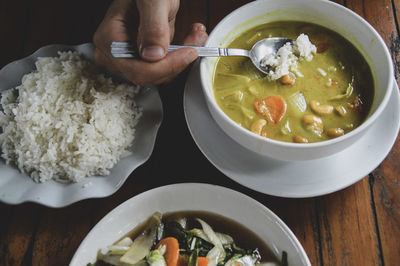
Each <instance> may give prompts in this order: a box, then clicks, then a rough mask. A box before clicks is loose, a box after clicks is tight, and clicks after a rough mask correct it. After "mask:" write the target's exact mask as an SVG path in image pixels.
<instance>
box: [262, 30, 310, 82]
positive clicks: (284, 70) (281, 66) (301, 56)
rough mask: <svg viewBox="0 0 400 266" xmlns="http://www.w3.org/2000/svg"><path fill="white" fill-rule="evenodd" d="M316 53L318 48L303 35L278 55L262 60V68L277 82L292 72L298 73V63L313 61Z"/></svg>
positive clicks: (277, 53) (282, 48)
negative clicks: (300, 61)
mask: <svg viewBox="0 0 400 266" xmlns="http://www.w3.org/2000/svg"><path fill="white" fill-rule="evenodd" d="M316 53H317V47H316V46H315V45H313V44H312V43H311V42H310V39H309V38H308V36H307V35H306V34H304V33H302V34H300V35H299V36H298V37H297V39H296V40H295V41H293V43H286V44H285V45H284V46H282V47H281V48H280V49H279V50H278V51H277V52H276V54H269V55H266V56H265V57H264V58H263V59H261V67H262V68H264V69H267V70H268V75H267V76H268V78H269V79H270V80H277V79H279V78H280V77H282V76H284V75H288V74H289V73H290V72H293V73H297V72H298V71H297V62H298V61H299V60H306V61H311V60H312V59H313V57H314V54H316Z"/></svg>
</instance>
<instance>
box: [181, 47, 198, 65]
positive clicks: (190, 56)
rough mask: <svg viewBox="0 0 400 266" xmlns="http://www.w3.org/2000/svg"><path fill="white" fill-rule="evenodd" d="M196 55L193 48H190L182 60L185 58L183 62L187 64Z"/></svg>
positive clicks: (194, 58)
mask: <svg viewBox="0 0 400 266" xmlns="http://www.w3.org/2000/svg"><path fill="white" fill-rule="evenodd" d="M197 56H198V54H197V51H196V50H194V49H192V50H191V51H190V52H189V53H188V54H187V55H186V57H185V59H184V60H185V63H186V64H187V65H189V64H190V63H192V62H193V61H194V60H196V58H197Z"/></svg>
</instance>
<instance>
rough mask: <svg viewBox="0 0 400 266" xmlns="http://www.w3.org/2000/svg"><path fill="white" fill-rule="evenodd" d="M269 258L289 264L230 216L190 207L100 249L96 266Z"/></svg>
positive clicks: (193, 265) (200, 264) (228, 264)
mask: <svg viewBox="0 0 400 266" xmlns="http://www.w3.org/2000/svg"><path fill="white" fill-rule="evenodd" d="M163 245H165V248H166V250H165V249H164V250H163V248H164V247H163ZM174 257H175V260H174V259H171V258H174ZM217 261H218V262H217ZM265 262H270V263H274V264H271V265H287V254H286V253H285V252H284V254H282V261H281V262H280V261H279V260H278V259H277V258H276V257H275V256H274V254H273V253H272V251H271V250H270V249H269V247H268V246H267V245H266V244H265V242H264V241H263V240H262V239H261V238H260V237H259V236H257V235H256V234H254V233H253V232H252V231H250V230H249V229H247V228H246V227H244V226H243V225H241V224H239V223H237V222H235V221H233V220H231V219H228V218H226V217H223V216H220V215H217V214H213V213H209V212H199V211H185V212H173V213H167V214H165V215H161V214H160V213H155V214H153V215H152V216H151V217H150V218H149V219H148V220H147V221H145V222H144V223H142V224H140V225H139V226H137V227H136V228H134V229H133V230H132V231H131V232H129V233H128V234H127V235H125V236H124V237H122V238H121V239H119V240H118V241H117V242H115V243H114V244H113V245H111V246H109V247H108V250H107V252H106V253H103V252H102V251H99V253H98V260H97V262H96V263H95V265H97V266H99V265H136V266H207V265H215V266H216V265H218V266H223V265H225V266H237V265H242V264H243V265H244V264H245V265H247V266H257V265H259V264H260V263H265ZM88 265H90V264H88Z"/></svg>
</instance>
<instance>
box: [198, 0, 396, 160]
mask: <svg viewBox="0 0 400 266" xmlns="http://www.w3.org/2000/svg"><path fill="white" fill-rule="evenodd" d="M287 20H293V21H303V22H309V23H314V24H317V25H321V26H324V27H326V28H328V29H331V30H333V31H335V32H337V33H339V34H340V35H342V36H343V37H345V38H346V39H347V40H348V41H350V42H351V43H352V44H353V45H354V46H355V47H356V48H357V49H358V50H359V51H360V52H361V54H362V55H363V56H364V57H365V59H366V60H367V62H368V64H369V65H370V66H371V70H372V74H373V77H374V83H375V84H374V85H375V96H374V97H375V98H374V103H373V106H372V110H371V113H370V115H369V117H368V119H367V120H366V121H365V122H364V123H363V124H362V125H360V126H359V127H358V128H356V129H355V130H353V131H351V132H349V133H348V134H345V135H344V136H342V137H339V138H335V139H332V140H327V141H323V142H318V143H309V144H306V145H305V144H297V143H288V142H282V141H276V140H271V139H267V138H264V137H261V136H258V135H256V134H254V133H252V132H251V131H249V130H247V129H244V128H242V127H241V126H239V125H238V124H236V123H235V122H234V121H233V120H232V119H230V118H229V117H228V116H227V115H226V114H225V113H224V112H223V111H222V110H221V109H220V108H219V106H218V105H217V103H216V101H215V98H214V94H213V89H212V87H213V86H212V82H213V75H214V71H215V66H216V63H217V59H216V58H210V57H209V58H203V59H202V61H201V63H200V75H201V82H202V87H203V91H204V95H205V98H206V102H207V106H208V109H209V111H210V113H211V115H212V117H213V118H214V120H215V121H216V122H217V124H218V125H219V126H220V127H221V128H222V130H223V131H224V132H225V133H226V134H227V135H228V136H230V137H231V138H233V139H234V140H235V141H236V142H238V143H240V144H241V145H243V146H244V147H246V148H248V149H250V150H252V151H254V152H257V153H259V154H261V155H265V156H269V157H272V158H275V159H279V160H288V161H293V160H295V161H296V160H311V159H317V158H321V157H326V156H329V155H332V154H335V153H337V152H339V151H341V150H343V149H345V148H347V147H349V146H350V145H352V144H353V143H355V142H356V141H357V140H358V139H359V138H360V137H361V136H362V135H364V134H365V132H366V131H367V130H368V129H369V128H370V126H371V125H372V124H373V123H374V122H375V121H376V120H377V119H378V118H379V116H380V115H381V113H382V111H383V110H384V108H385V106H386V104H387V103H388V100H389V97H390V94H391V90H392V86H393V77H394V72H393V65H392V59H391V57H390V53H389V51H388V49H387V47H386V45H385V43H384V41H383V40H382V38H381V37H380V35H379V34H378V33H377V32H376V31H375V30H374V29H373V27H372V26H371V25H369V24H368V22H366V21H365V20H364V19H363V18H362V17H360V16H359V15H357V14H356V13H354V12H353V11H351V10H349V9H347V8H345V7H343V6H341V5H339V4H336V3H334V2H330V1H325V0H279V1H276V0H259V1H254V2H251V3H249V4H247V5H244V6H242V7H240V8H238V9H236V10H235V11H233V12H232V13H230V14H229V15H228V16H226V17H225V18H224V19H223V20H222V21H221V22H220V23H219V24H218V25H217V26H216V27H215V29H214V30H213V31H212V32H211V34H210V37H209V38H208V41H207V43H206V46H210V47H216V46H219V47H223V46H226V45H227V44H229V43H230V42H231V41H232V40H233V39H234V38H235V37H236V36H237V35H239V34H240V33H241V32H244V31H246V30H248V29H250V28H252V27H254V26H256V25H260V24H264V23H268V22H274V21H287Z"/></svg>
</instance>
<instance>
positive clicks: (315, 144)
mask: <svg viewBox="0 0 400 266" xmlns="http://www.w3.org/2000/svg"><path fill="white" fill-rule="evenodd" d="M270 1H272V0H258V1H254V2H250V3H248V4H245V5H243V6H241V7H239V8H237V9H235V10H233V11H232V12H231V13H229V14H228V15H226V16H225V17H224V18H223V19H222V20H221V21H220V22H218V24H217V25H216V26H215V27H214V29H213V30H212V32H211V33H210V35H209V38H208V40H207V42H206V44H205V46H206V47H207V46H208V45H209V43H210V40H212V39H213V37H214V35H215V32H216V29H218V28H219V27H221V25H222V24H224V23H225V22H226V21H229V20H230V19H231V17H233V16H234V15H236V14H237V13H239V12H241V11H242V10H243V9H247V8H251V7H253V6H257V5H260V3H262V2H270ZM280 1H282V2H294V1H292V0H280ZM301 1H303V2H312V3H313V4H316V3H318V2H320V4H325V5H328V6H330V8H336V9H337V10H339V12H343V13H344V14H345V15H347V16H352V17H354V18H355V19H357V20H358V21H359V22H360V24H361V25H363V26H365V27H367V28H368V29H369V31H370V32H371V35H372V36H373V37H374V38H375V39H376V40H377V41H378V44H379V45H380V46H381V47H382V48H383V49H382V51H383V52H384V57H385V61H386V62H387V63H388V64H387V65H388V66H389V71H388V73H387V77H386V78H387V80H388V82H387V88H386V91H385V94H384V97H383V98H382V101H381V103H379V105H378V107H377V108H376V110H375V112H373V113H372V114H370V115H368V117H367V119H366V120H364V122H363V123H362V124H361V125H359V126H358V127H357V128H355V129H354V130H352V131H350V132H349V133H346V134H344V135H343V136H340V137H337V138H334V139H330V140H323V141H320V142H313V143H307V145H304V144H302V143H292V142H285V141H279V140H274V139H269V138H265V137H262V136H259V135H257V134H255V133H253V132H251V131H250V130H248V129H245V128H244V127H241V126H240V125H238V124H237V123H236V122H235V121H233V120H232V119H231V118H230V117H229V116H228V115H227V114H225V113H224V112H223V111H222V109H221V108H220V107H219V106H218V104H217V103H216V101H215V98H214V95H213V94H211V93H208V91H207V89H206V87H208V86H207V82H206V81H205V77H204V76H205V74H203V73H205V67H206V65H205V64H206V63H205V60H204V59H202V60H201V62H200V80H201V84H202V90H203V92H204V96H205V97H206V98H207V99H208V100H209V101H208V102H209V103H211V104H212V105H213V107H214V108H215V110H216V112H218V114H219V115H220V116H221V117H222V118H223V119H224V120H225V121H227V122H228V123H229V124H230V125H232V126H233V127H234V128H237V129H238V130H239V131H240V132H242V133H244V134H245V135H246V136H249V137H253V138H254V137H255V138H256V139H258V140H259V141H262V142H266V143H269V144H273V145H277V146H284V147H290V148H294V149H304V148H306V149H312V148H315V147H322V146H329V145H333V144H335V143H337V142H342V141H344V140H346V139H349V138H352V137H353V136H355V135H358V134H360V133H361V132H362V131H364V130H366V129H368V127H370V126H371V125H372V123H374V121H375V120H376V119H377V118H378V117H379V116H380V114H381V113H382V111H383V110H384V109H385V107H386V105H387V103H388V102H389V97H390V95H391V91H392V88H393V82H394V72H393V71H394V69H393V62H392V58H391V56H390V53H389V50H388V48H387V46H386V43H385V41H384V40H383V38H382V37H381V36H380V35H379V33H378V32H377V31H376V30H375V28H374V27H372V26H371V25H370V24H369V23H368V22H367V21H366V20H365V19H364V18H363V17H361V16H360V15H358V14H357V13H355V12H354V11H352V10H350V9H349V8H347V7H345V6H342V5H340V4H338V3H335V2H331V1H328V0H319V1H315V0H297V1H295V2H301ZM265 14H267V13H265ZM249 19H251V18H249ZM243 23H246V22H243ZM243 23H240V24H238V25H237V26H240V25H241V24H243ZM335 32H336V31H335ZM338 34H340V33H338ZM340 35H341V34H340Z"/></svg>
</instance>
